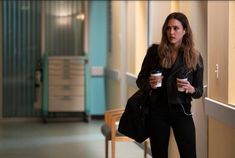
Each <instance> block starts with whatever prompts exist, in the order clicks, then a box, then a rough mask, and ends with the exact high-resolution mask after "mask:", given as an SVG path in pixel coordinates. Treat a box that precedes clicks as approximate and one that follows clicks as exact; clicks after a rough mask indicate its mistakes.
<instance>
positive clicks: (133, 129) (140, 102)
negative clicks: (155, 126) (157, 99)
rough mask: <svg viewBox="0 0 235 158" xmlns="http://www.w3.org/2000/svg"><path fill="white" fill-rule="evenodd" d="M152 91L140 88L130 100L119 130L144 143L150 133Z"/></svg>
mask: <svg viewBox="0 0 235 158" xmlns="http://www.w3.org/2000/svg"><path fill="white" fill-rule="evenodd" d="M150 94H151V92H146V91H142V90H138V91H137V92H135V93H134V94H133V95H132V96H131V97H130V98H129V99H128V100H127V104H126V107H125V110H124V113H123V114H122V116H121V119H120V122H119V125H118V131H119V132H120V133H122V134H123V135H126V136H128V137H130V138H132V139H134V140H135V141H137V142H139V143H142V142H143V141H144V140H146V139H147V138H148V137H149V135H148V113H149V97H150Z"/></svg>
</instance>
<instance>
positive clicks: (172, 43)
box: [136, 12, 203, 158]
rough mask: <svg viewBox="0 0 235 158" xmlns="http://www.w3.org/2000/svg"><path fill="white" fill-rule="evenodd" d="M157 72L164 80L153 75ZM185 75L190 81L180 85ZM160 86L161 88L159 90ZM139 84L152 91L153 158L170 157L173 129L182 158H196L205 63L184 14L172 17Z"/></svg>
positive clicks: (149, 53) (148, 58) (148, 56)
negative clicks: (197, 106)
mask: <svg viewBox="0 0 235 158" xmlns="http://www.w3.org/2000/svg"><path fill="white" fill-rule="evenodd" d="M156 69H159V70H161V72H162V76H160V77H159V76H151V75H150V73H151V71H152V70H156ZM182 74H184V75H185V76H184V77H185V78H186V80H182V81H180V80H178V79H177V78H178V77H179V76H180V75H182ZM159 82H162V85H161V87H157V88H155V85H156V84H157V83H159ZM136 83H137V86H138V87H139V88H140V89H142V90H146V91H150V90H151V91H152V93H151V99H150V100H151V104H150V121H149V122H150V126H149V127H150V128H149V135H150V144H151V150H152V155H153V158H167V157H168V144H169V136H170V128H172V130H173V132H174V136H175V140H176V142H177V146H178V150H179V153H180V157H181V158H196V139H195V126H194V122H193V118H192V114H191V101H192V98H200V97H201V96H202V94H203V60H202V57H201V55H200V53H199V52H198V51H196V49H195V48H194V42H193V35H192V31H191V28H190V25H189V22H188V19H187V17H186V16H185V15H184V14H183V13H180V12H174V13H171V14H170V15H168V17H167V18H166V20H165V22H164V25H163V28H162V39H161V43H160V44H159V45H156V44H153V45H152V46H151V47H150V48H149V49H148V51H147V54H146V56H145V58H144V61H143V63H142V67H141V70H140V73H139V75H138V78H137V81H136ZM178 88H181V89H183V91H179V90H178Z"/></svg>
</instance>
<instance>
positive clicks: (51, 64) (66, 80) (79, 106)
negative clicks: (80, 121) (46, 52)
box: [48, 56, 85, 112]
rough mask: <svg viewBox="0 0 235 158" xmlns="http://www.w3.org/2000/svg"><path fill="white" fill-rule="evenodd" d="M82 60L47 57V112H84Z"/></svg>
mask: <svg viewBox="0 0 235 158" xmlns="http://www.w3.org/2000/svg"><path fill="white" fill-rule="evenodd" d="M84 81H85V79H84V61H83V60H81V59H79V58H76V57H57V56H50V57H48V91H49V92H48V95H49V96H48V112H84V111H85V95H84V88H85V87H84V83H85V82H84Z"/></svg>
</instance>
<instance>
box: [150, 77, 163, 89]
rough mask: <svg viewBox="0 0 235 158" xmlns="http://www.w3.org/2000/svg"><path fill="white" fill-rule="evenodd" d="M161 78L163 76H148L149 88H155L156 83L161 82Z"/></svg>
mask: <svg viewBox="0 0 235 158" xmlns="http://www.w3.org/2000/svg"><path fill="white" fill-rule="evenodd" d="M162 78H163V76H150V77H149V84H150V86H151V88H153V89H156V88H157V87H156V85H157V83H161V82H162Z"/></svg>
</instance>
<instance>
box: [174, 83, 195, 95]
mask: <svg viewBox="0 0 235 158" xmlns="http://www.w3.org/2000/svg"><path fill="white" fill-rule="evenodd" d="M177 86H178V87H181V88H183V89H185V92H186V93H191V94H193V93H194V92H195V88H194V87H193V86H192V85H191V84H190V82H189V81H187V80H177Z"/></svg>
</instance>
